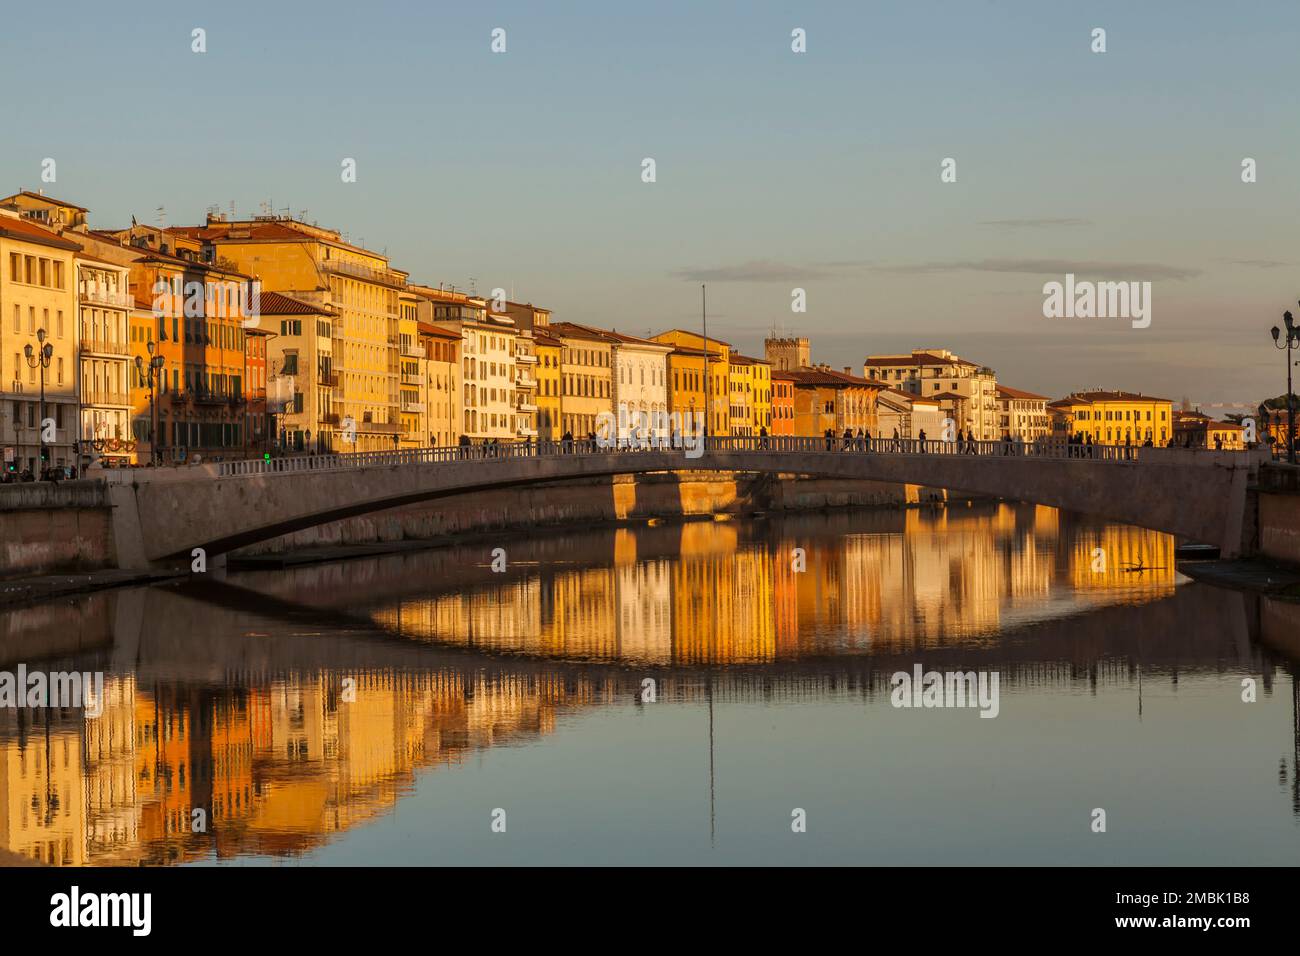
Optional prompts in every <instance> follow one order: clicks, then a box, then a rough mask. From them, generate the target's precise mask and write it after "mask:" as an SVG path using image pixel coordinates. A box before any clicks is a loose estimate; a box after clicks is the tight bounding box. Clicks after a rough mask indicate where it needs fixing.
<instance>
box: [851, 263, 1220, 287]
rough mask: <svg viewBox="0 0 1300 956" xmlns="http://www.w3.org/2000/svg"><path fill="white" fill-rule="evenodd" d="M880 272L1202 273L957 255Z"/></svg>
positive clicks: (1128, 276) (1113, 276)
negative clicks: (945, 259) (947, 258)
mask: <svg viewBox="0 0 1300 956" xmlns="http://www.w3.org/2000/svg"><path fill="white" fill-rule="evenodd" d="M872 268H873V269H874V270H875V271H878V272H894V273H899V274H904V275H907V274H933V273H942V272H1018V273H1024V274H1028V275H1053V276H1060V275H1065V274H1066V273H1067V272H1072V273H1074V274H1075V275H1076V276H1080V277H1087V278H1096V279H1100V280H1109V281H1116V280H1120V281H1129V280H1134V281H1139V282H1144V281H1151V280H1154V279H1173V280H1178V281H1181V280H1183V279H1190V278H1192V277H1193V276H1198V275H1200V274H1201V270H1200V269H1190V268H1185V267H1182V266H1167V265H1161V264H1160V263H1156V262H1105V261H1097V260H1091V259H954V260H948V261H930V262H910V263H899V264H896V265H881V266H873V267H872Z"/></svg>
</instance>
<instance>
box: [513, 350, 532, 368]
mask: <svg viewBox="0 0 1300 956" xmlns="http://www.w3.org/2000/svg"><path fill="white" fill-rule="evenodd" d="M515 361H516V362H523V363H524V364H525V365H536V364H537V356H536V355H533V354H532V353H531V352H515Z"/></svg>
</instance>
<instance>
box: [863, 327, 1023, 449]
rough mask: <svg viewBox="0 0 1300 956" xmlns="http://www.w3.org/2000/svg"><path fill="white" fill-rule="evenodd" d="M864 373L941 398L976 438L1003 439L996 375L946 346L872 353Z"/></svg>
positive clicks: (958, 424) (963, 429)
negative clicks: (906, 352)
mask: <svg viewBox="0 0 1300 956" xmlns="http://www.w3.org/2000/svg"><path fill="white" fill-rule="evenodd" d="M862 374H863V377H864V378H868V379H872V380H875V381H879V382H883V383H884V384H886V385H888V386H889V387H890V388H894V389H898V390H899V391H902V392H908V393H910V394H912V395H918V396H921V397H922V398H930V399H938V400H939V401H940V403H941V404H943V405H944V407H945V409H946V410H947V411H948V412H949V414H951V415H952V416H953V417H954V419H955V424H956V427H957V428H958V429H959V430H960V431H961V432H962V433H963V434H966V433H969V434H972V435H973V436H974V437H975V439H976V440H977V441H993V440H995V439H998V438H1000V437H1002V432H1001V430H1000V429H999V428H998V421H999V415H1000V407H999V405H998V398H997V387H998V383H997V374H996V373H995V372H994V371H993V369H991V368H989V367H988V366H985V365H977V364H976V363H974V362H970V361H967V360H966V359H964V358H961V357H960V356H958V355H954V354H953V353H952V352H950V351H948V350H947V349H913V350H912V352H911V354H909V355H869V356H867V358H866V360H865V361H864V362H863V367H862ZM926 436H927V437H929V429H926Z"/></svg>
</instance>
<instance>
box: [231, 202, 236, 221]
mask: <svg viewBox="0 0 1300 956" xmlns="http://www.w3.org/2000/svg"><path fill="white" fill-rule="evenodd" d="M230 218H231V219H234V218H235V201H234V200H233V199H232V200H230Z"/></svg>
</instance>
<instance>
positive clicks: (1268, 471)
mask: <svg viewBox="0 0 1300 956" xmlns="http://www.w3.org/2000/svg"><path fill="white" fill-rule="evenodd" d="M1257 490H1258V495H1259V526H1258V531H1257V533H1258V535H1259V552H1260V554H1262V555H1263V556H1264V557H1266V558H1272V559H1274V560H1276V561H1284V562H1286V563H1288V564H1295V565H1300V466H1296V465H1282V464H1271V465H1264V466H1263V467H1262V468H1260V473H1259V486H1258V489H1257Z"/></svg>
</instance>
